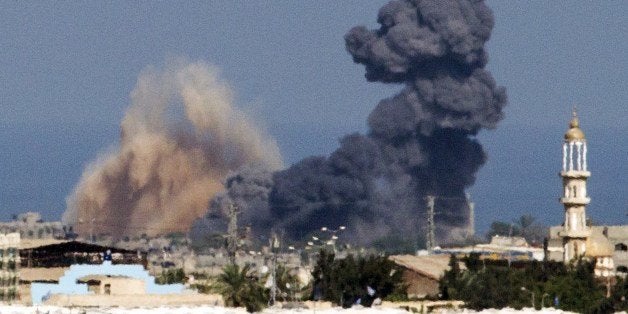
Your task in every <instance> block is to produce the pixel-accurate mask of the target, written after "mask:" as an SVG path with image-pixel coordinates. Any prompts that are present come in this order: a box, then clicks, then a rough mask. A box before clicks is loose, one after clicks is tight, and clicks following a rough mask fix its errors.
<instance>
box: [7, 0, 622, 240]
mask: <svg viewBox="0 0 628 314" xmlns="http://www.w3.org/2000/svg"><path fill="white" fill-rule="evenodd" d="M386 2H387V1H362V0H360V1H307V2H306V1H197V2H192V1H186V2H180V1H170V2H126V1H107V2H96V1H87V2H23V1H0V29H1V30H2V36H0V219H8V218H10V215H11V214H13V213H19V212H23V211H26V210H35V211H40V212H42V214H43V215H44V217H45V218H46V219H58V218H59V217H60V215H61V213H62V212H63V210H64V209H65V197H66V196H67V195H68V194H69V193H70V191H71V190H72V188H73V187H74V185H75V184H76V183H77V181H78V178H79V176H80V174H81V172H82V170H83V167H84V166H85V165H86V164H87V163H88V162H90V161H92V160H93V159H95V158H96V157H97V156H98V154H99V153H102V152H104V151H106V150H107V149H110V148H111V147H112V146H114V145H115V144H116V141H117V138H118V132H119V129H118V125H119V122H120V119H121V117H122V116H123V114H124V110H125V108H126V107H127V105H128V104H129V93H130V91H131V90H132V89H133V88H134V85H135V82H136V79H137V77H138V75H139V74H140V72H141V71H142V70H143V69H145V68H146V67H147V66H151V65H152V66H157V67H160V66H162V65H163V64H164V63H165V62H166V61H167V60H169V59H172V58H178V57H186V58H188V59H190V60H204V61H206V62H208V63H210V64H213V65H215V66H216V67H218V68H219V69H221V72H222V76H223V78H224V79H226V80H227V81H228V82H229V83H230V84H231V85H232V86H233V89H234V90H235V93H236V100H237V103H238V105H239V106H240V107H241V108H243V109H244V110H246V111H248V112H249V113H251V114H252V115H253V116H255V117H256V118H257V122H258V123H259V124H261V125H262V126H264V127H265V128H266V129H268V131H269V132H270V133H271V134H272V135H273V136H274V137H275V138H276V139H277V141H278V143H279V146H280V148H281V150H282V153H283V156H284V159H285V160H286V161H287V163H288V164H289V163H292V162H295V161H298V160H299V159H301V158H303V157H306V156H309V155H313V154H316V155H324V154H328V153H330V152H332V151H333V150H334V149H335V148H336V147H337V139H338V138H339V137H341V136H343V135H345V134H347V133H350V132H353V131H361V132H364V131H365V129H366V117H367V116H368V114H369V112H370V111H371V110H372V109H373V107H374V106H375V105H376V104H377V103H378V101H379V100H380V99H382V98H385V97H388V96H391V95H393V94H394V93H396V91H398V90H400V89H401V86H395V85H383V84H380V83H367V82H366V80H365V79H364V68H363V67H362V66H360V65H356V64H354V63H353V62H352V60H351V57H350V56H349V55H348V53H346V51H345V48H344V40H343V36H344V34H345V33H346V32H347V31H348V30H349V29H350V28H351V27H353V26H356V25H366V26H367V27H369V28H376V27H378V25H377V23H376V17H377V12H378V10H379V8H380V7H381V6H382V5H383V4H384V3H386ZM488 4H489V6H490V7H491V8H492V9H493V12H494V16H495V20H496V23H495V28H494V30H493V35H492V37H491V40H490V41H489V43H488V52H489V57H490V61H489V65H488V69H489V70H490V71H491V72H492V74H493V76H494V77H495V79H496V81H497V83H498V84H499V85H502V86H505V87H506V88H507V92H508V96H509V104H508V107H507V108H506V117H505V119H504V120H503V121H502V122H501V124H500V126H499V127H498V128H497V129H496V130H493V131H488V132H487V131H484V133H481V134H480V136H479V138H480V141H481V142H482V144H483V145H484V147H485V150H486V151H487V153H488V154H489V160H488V162H487V164H486V165H485V166H484V168H483V169H482V170H480V172H479V174H478V178H477V183H476V185H475V186H474V187H473V188H472V189H471V192H472V196H473V199H474V200H475V202H476V220H477V226H478V229H479V231H485V230H486V229H487V227H488V225H489V224H490V222H491V221H492V220H495V219H501V220H505V221H510V220H512V219H514V218H515V217H517V216H519V215H521V214H525V213H530V214H533V215H535V216H537V217H539V219H540V220H542V222H543V223H545V224H560V223H561V221H562V215H563V211H562V207H561V205H560V204H559V203H558V197H559V195H560V191H561V188H560V184H561V183H560V180H559V178H558V176H557V173H558V171H559V168H560V153H561V149H560V144H561V141H562V135H563V133H564V131H565V130H566V128H567V122H568V120H569V118H570V112H571V108H572V107H573V106H574V105H576V106H577V107H578V112H579V114H580V118H581V125H582V128H583V130H584V131H585V133H586V134H587V137H588V139H589V145H590V150H589V151H590V156H589V159H590V168H591V170H592V172H593V176H592V177H591V179H590V185H589V186H590V194H591V197H592V203H591V205H590V207H589V212H588V214H589V216H591V217H592V218H593V220H594V221H597V222H600V223H607V224H611V223H612V224H620V223H628V217H627V216H626V215H627V214H628V178H627V177H628V165H627V161H628V148H627V147H628V107H627V104H626V101H627V100H628V84H627V82H628V74H626V73H627V71H628V58H627V56H628V53H627V51H628V40H627V39H628V19H627V18H626V16H628V2H624V1H605V2H596V3H592V2H585V1H579V2H576V1H551V2H550V1H543V2H541V1H535V2H527V1H526V2H523V1H489V2H488Z"/></svg>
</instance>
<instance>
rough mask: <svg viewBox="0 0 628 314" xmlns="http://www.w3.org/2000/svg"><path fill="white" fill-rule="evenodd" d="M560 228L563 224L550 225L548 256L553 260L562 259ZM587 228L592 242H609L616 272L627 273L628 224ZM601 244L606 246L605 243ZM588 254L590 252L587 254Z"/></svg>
mask: <svg viewBox="0 0 628 314" xmlns="http://www.w3.org/2000/svg"><path fill="white" fill-rule="evenodd" d="M561 230H563V226H552V227H550V234H549V236H550V237H549V241H548V243H549V245H548V258H549V259H550V260H553V261H563V246H562V241H563V239H562V237H561V236H560V231H561ZM589 230H590V232H591V236H590V237H591V238H592V239H594V240H592V241H593V242H592V244H597V243H596V242H600V241H603V242H609V243H610V245H611V249H612V256H611V257H612V260H613V266H614V270H615V271H616V272H617V273H628V225H619V226H591V227H589ZM590 242H591V241H590ZM600 245H602V244H600ZM603 245H604V246H606V243H604V244H603ZM590 254H591V252H589V253H588V254H587V255H590Z"/></svg>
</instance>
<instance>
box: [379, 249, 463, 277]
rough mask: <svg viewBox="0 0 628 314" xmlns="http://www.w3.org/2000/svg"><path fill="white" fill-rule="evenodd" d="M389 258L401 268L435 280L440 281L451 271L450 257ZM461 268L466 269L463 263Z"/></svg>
mask: <svg viewBox="0 0 628 314" xmlns="http://www.w3.org/2000/svg"><path fill="white" fill-rule="evenodd" d="M389 258H390V260H392V261H393V262H395V264H397V265H399V266H402V267H405V268H407V269H409V270H411V271H414V272H417V273H419V274H421V275H423V276H426V277H428V278H431V279H434V280H438V279H440V278H441V277H442V276H443V275H444V274H445V271H447V270H449V255H427V256H415V255H393V256H390V257H389ZM460 267H461V269H465V267H464V264H462V263H460Z"/></svg>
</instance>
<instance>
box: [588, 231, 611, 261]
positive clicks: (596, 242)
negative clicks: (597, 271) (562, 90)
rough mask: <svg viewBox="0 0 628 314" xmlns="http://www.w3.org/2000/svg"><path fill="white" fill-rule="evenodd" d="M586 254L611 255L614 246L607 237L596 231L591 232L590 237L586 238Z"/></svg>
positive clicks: (590, 255)
mask: <svg viewBox="0 0 628 314" xmlns="http://www.w3.org/2000/svg"><path fill="white" fill-rule="evenodd" d="M585 247H586V253H585V254H586V256H589V257H604V256H613V252H614V251H615V248H614V247H613V245H612V244H611V242H610V241H608V239H607V238H606V237H605V236H604V235H602V234H600V233H597V232H593V233H592V234H591V236H590V237H588V238H587V244H586V246H585Z"/></svg>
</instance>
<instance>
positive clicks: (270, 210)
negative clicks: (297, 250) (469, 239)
mask: <svg viewBox="0 0 628 314" xmlns="http://www.w3.org/2000/svg"><path fill="white" fill-rule="evenodd" d="M378 23H379V24H380V25H381V26H380V28H379V29H377V30H368V29H366V28H365V27H355V28H353V29H351V30H350V31H349V32H348V33H347V34H346V36H345V42H346V48H347V51H348V52H349V53H350V54H351V56H352V57H353V60H354V61H355V62H356V63H359V64H363V65H364V66H365V67H366V78H367V80H369V81H374V82H383V83H397V84H402V85H403V88H402V90H401V92H400V93H399V94H397V95H395V96H393V97H391V98H386V99H384V100H382V101H381V102H380V103H379V104H378V105H377V106H376V107H375V109H374V110H373V111H372V112H371V114H370V116H369V119H368V125H369V132H368V134H367V135H360V134H351V135H348V136H346V137H344V138H343V139H342V140H341V142H340V147H339V148H338V149H337V150H336V151H335V152H333V153H332V154H331V155H330V156H329V157H310V158H306V159H304V160H302V161H300V162H298V163H296V164H295V165H293V166H292V167H290V168H288V169H286V170H283V171H279V172H276V173H274V175H273V176H272V187H269V184H270V182H271V181H269V174H268V173H265V172H252V171H248V172H247V173H241V174H240V175H241V177H243V178H246V177H247V176H255V175H260V177H259V178H246V179H242V178H240V182H245V184H237V185H233V187H236V189H231V188H229V187H228V189H229V190H228V192H227V193H226V194H225V195H226V196H225V195H223V197H222V198H221V199H220V200H219V201H220V202H238V203H239V204H246V203H248V201H247V200H248V196H249V195H253V197H251V198H250V200H251V203H256V204H258V205H257V207H260V206H259V203H260V200H263V199H265V196H264V197H260V195H259V194H256V193H251V192H249V191H247V188H248V189H251V190H253V191H257V192H260V191H262V190H267V191H269V195H268V207H265V206H261V207H262V208H263V210H261V211H259V212H257V211H253V212H249V213H248V215H249V217H255V216H257V217H255V218H253V219H252V220H253V221H264V222H265V225H267V226H268V228H273V229H276V230H279V231H281V232H284V233H285V235H286V236H287V237H291V238H293V239H299V238H300V237H302V236H304V235H307V234H309V233H311V232H313V231H315V230H317V229H319V228H320V227H321V226H328V227H332V228H333V227H337V226H339V225H346V226H347V227H348V228H347V234H346V236H348V237H351V239H352V240H353V241H354V242H356V243H362V244H367V243H373V242H374V241H377V240H381V239H382V238H386V237H391V236H392V237H394V236H398V237H403V238H406V239H412V238H416V237H419V236H420V234H423V233H424V229H423V228H424V226H425V207H426V205H425V204H426V202H425V197H426V196H427V195H435V196H437V199H436V206H437V211H438V212H439V215H438V216H437V226H438V229H437V231H438V234H439V235H440V238H441V239H443V238H448V237H450V236H451V234H452V231H454V230H460V229H462V228H464V227H466V224H467V223H468V214H467V210H466V208H467V207H466V204H465V188H467V187H469V186H470V185H472V184H473V183H474V181H475V174H476V172H477V171H478V169H479V168H480V167H481V166H482V165H483V163H484V162H485V160H486V157H485V154H484V152H483V150H482V147H481V145H480V144H479V143H478V141H477V140H476V139H475V138H474V136H475V135H476V134H477V133H478V132H479V131H480V130H482V129H486V128H489V129H490V128H494V127H495V126H496V124H497V122H498V121H500V120H501V119H502V116H503V114H502V108H503V107H504V105H505V104H506V92H505V89H504V88H503V87H498V86H496V84H495V82H494V80H493V78H492V76H491V75H490V73H489V72H487V71H486V70H485V69H484V66H485V65H486V63H487V60H488V59H487V54H486V51H485V50H484V44H485V43H486V41H487V40H488V39H489V37H490V33H491V29H492V27H493V17H492V13H491V11H490V9H489V8H488V7H487V6H486V5H485V4H484V3H483V2H482V1H477V0H469V1H463V0H460V1H453V0H451V1H444V0H433V1H421V0H414V1H412V0H405V1H404V0H399V1H391V2H390V3H388V4H387V5H385V6H384V7H382V8H381V10H380V12H379V15H378ZM255 182H263V187H262V188H260V187H259V186H258V185H257V184H256V183H255ZM230 197H233V198H234V199H231V200H230V199H229V198H230ZM262 203H263V202H262ZM218 207H219V206H218ZM213 210H214V211H216V210H218V209H217V208H214V209H213ZM268 214H269V215H270V216H267V215H268ZM249 220H251V218H249Z"/></svg>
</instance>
